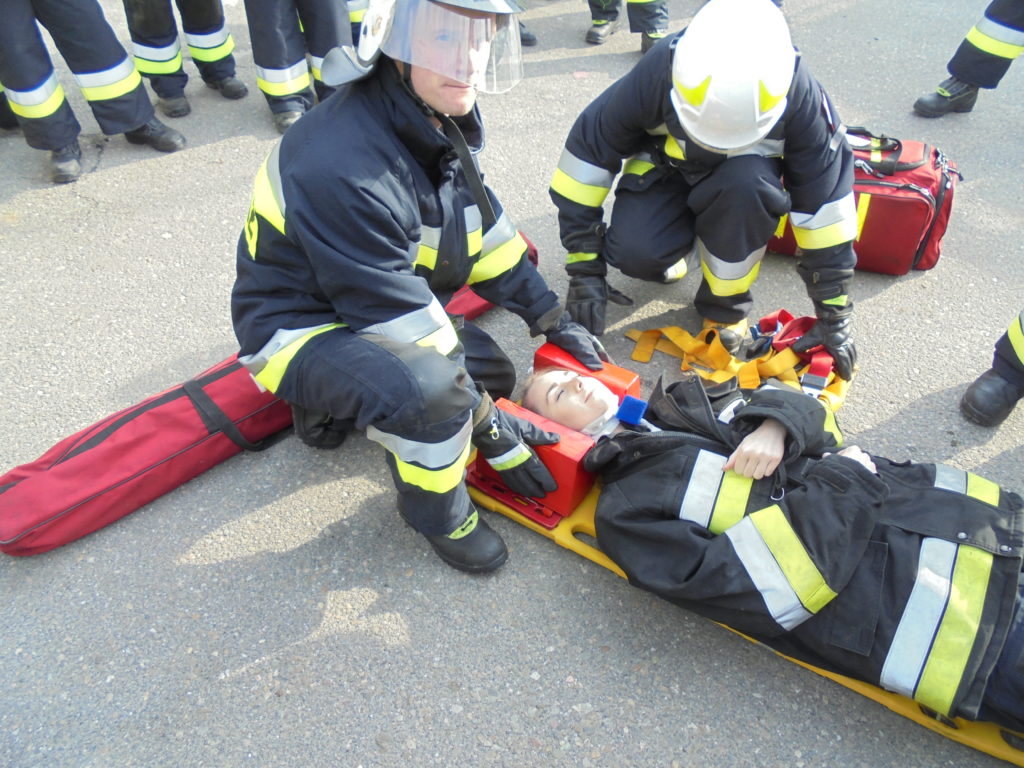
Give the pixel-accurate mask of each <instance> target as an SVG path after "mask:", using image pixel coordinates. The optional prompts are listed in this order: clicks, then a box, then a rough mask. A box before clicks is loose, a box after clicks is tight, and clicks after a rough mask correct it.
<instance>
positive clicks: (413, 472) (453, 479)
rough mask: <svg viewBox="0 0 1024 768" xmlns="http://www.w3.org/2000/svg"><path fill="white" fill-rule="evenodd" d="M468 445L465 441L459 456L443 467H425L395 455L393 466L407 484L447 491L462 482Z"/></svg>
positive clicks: (467, 456)
mask: <svg viewBox="0 0 1024 768" xmlns="http://www.w3.org/2000/svg"><path fill="white" fill-rule="evenodd" d="M470 447H471V446H470V444H469V443H468V442H467V443H466V447H465V448H464V449H463V451H462V454H461V455H460V456H459V458H458V459H456V460H455V461H454V462H453V463H452V464H451V465H450V466H448V467H445V468H444V469H425V468H424V467H419V466H416V465H415V464H409V463H407V462H404V461H402V460H401V459H399V458H398V457H397V456H396V457H395V466H396V467H397V468H398V474H399V476H400V477H401V478H402V480H403V481H404V482H406V483H408V484H409V485H415V486H416V487H417V488H422V489H423V490H424V491H429V492H430V493H448V491H450V490H452V489H453V488H455V487H456V486H457V485H458V484H459V483H461V482H462V478H463V475H464V474H465V472H466V461H467V460H468V459H469V449H470Z"/></svg>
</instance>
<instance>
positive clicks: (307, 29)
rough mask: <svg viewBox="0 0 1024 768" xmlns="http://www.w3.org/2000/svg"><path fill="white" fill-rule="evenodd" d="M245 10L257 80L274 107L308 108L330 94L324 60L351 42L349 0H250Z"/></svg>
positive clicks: (288, 109)
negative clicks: (324, 78)
mask: <svg viewBox="0 0 1024 768" xmlns="http://www.w3.org/2000/svg"><path fill="white" fill-rule="evenodd" d="M245 13H246V19H247V21H248V24H249V38H250V40H251V41H252V57H253V60H254V61H255V63H256V83H257V85H259V89H260V90H261V91H262V92H263V96H264V97H265V98H266V100H267V104H269V105H270V111H271V112H274V113H278V112H291V111H299V112H305V111H307V110H309V109H310V108H312V106H313V104H314V103H315V98H319V99H320V100H321V101H322V100H323V99H325V98H326V97H327V96H328V95H330V93H331V92H332V91H333V89H332V88H329V87H328V86H326V85H324V83H323V81H322V80H321V78H320V65H321V63H322V61H323V57H324V55H326V53H327V52H328V51H329V50H331V48H333V47H335V46H336V45H340V44H343V43H344V44H350V43H351V42H352V27H351V25H350V24H349V17H348V7H347V5H346V3H345V0H245ZM307 51H308V52H309V55H310V57H311V59H312V61H311V63H310V64H307V63H306V53H307ZM310 68H312V79H311V73H310ZM314 88H315V92H316V97H314Z"/></svg>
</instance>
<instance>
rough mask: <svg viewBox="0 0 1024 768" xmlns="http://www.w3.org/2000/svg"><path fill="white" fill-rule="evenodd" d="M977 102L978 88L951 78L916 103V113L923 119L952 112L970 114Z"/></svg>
mask: <svg viewBox="0 0 1024 768" xmlns="http://www.w3.org/2000/svg"><path fill="white" fill-rule="evenodd" d="M977 100H978V86H976V85H971V84H970V83H965V82H964V81H963V80H957V79H956V78H955V77H950V78H947V79H946V80H943V81H942V82H941V83H939V87H938V88H936V89H935V90H934V91H932V92H931V93H927V94H925V95H924V96H922V97H921V98H919V99H918V100H917V101H915V102H914V111H915V112H917V114H919V115H921V117H942V116H943V115H948V114H949V113H950V112H970V111H971V110H972V109H974V102H976V101H977Z"/></svg>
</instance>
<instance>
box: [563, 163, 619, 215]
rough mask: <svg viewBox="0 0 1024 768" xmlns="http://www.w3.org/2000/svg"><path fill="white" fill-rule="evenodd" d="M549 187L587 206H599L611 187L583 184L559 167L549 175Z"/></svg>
mask: <svg viewBox="0 0 1024 768" xmlns="http://www.w3.org/2000/svg"><path fill="white" fill-rule="evenodd" d="M551 189H553V190H554V191H555V192H557V193H558V194H560V195H561V196H562V197H564V198H566V199H567V200H571V201H572V202H574V203H579V204H580V205H585V206H587V207H588V208H600V207H601V205H602V204H603V203H604V199H605V198H606V197H608V192H609V191H610V190H611V187H610V186H607V187H596V186H593V185H591V184H583V183H582V182H579V181H576V179H574V178H573V177H572V176H570V175H569V174H567V173H566V172H565V171H563V170H562V169H561V168H556V169H555V174H554V176H552V177H551Z"/></svg>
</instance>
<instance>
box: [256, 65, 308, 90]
mask: <svg viewBox="0 0 1024 768" xmlns="http://www.w3.org/2000/svg"><path fill="white" fill-rule="evenodd" d="M309 83H310V80H309V66H308V65H307V64H306V60H305V59H302V61H299V62H297V63H295V64H292V65H291V66H290V67H285V68H283V69H267V68H265V67H256V85H257V86H259V89H260V90H261V91H263V92H264V93H265V94H267V95H268V96H290V95H291V94H293V93H298V92H299V91H303V90H305V89H306V88H309Z"/></svg>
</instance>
